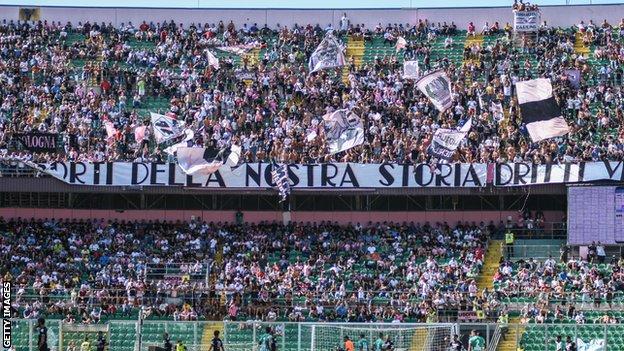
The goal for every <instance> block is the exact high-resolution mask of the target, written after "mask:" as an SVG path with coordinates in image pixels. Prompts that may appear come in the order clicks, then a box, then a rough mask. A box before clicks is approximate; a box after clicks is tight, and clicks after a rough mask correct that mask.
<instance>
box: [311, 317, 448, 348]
mask: <svg viewBox="0 0 624 351" xmlns="http://www.w3.org/2000/svg"><path fill="white" fill-rule="evenodd" d="M453 328H454V325H453V324H448V325H447V324H432V325H425V324H423V325H401V324H353V323H350V324H320V323H319V324H305V325H304V326H303V328H302V332H303V333H302V334H304V335H305V334H308V333H309V335H310V343H309V350H310V351H330V350H331V351H335V350H337V349H338V347H341V348H344V345H345V338H346V337H348V338H349V339H350V340H351V341H352V342H353V344H354V345H355V346H356V349H358V348H357V347H358V342H361V343H366V344H367V345H368V349H369V350H374V349H375V344H376V343H383V345H384V346H383V347H388V346H389V345H390V344H391V345H393V348H392V350H394V351H446V350H448V347H449V345H450V342H451V339H452V336H453V332H454V329H453ZM382 349H385V348H382Z"/></svg>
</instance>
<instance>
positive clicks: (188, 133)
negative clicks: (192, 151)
mask: <svg viewBox="0 0 624 351" xmlns="http://www.w3.org/2000/svg"><path fill="white" fill-rule="evenodd" d="M194 137H195V132H193V131H192V130H191V129H188V128H187V129H185V130H184V138H183V139H182V141H180V142H179V143H177V144H173V145H171V146H169V147H168V148H166V149H165V150H163V151H164V152H166V153H168V154H170V155H173V154H174V153H176V151H178V149H179V148H181V147H189V146H190V145H189V142H191V141H193V138H194Z"/></svg>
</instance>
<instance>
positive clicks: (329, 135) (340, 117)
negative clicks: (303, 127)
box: [323, 109, 364, 154]
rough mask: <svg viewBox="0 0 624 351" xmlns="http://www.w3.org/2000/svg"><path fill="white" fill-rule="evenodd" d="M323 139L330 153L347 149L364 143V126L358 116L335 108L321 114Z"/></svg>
mask: <svg viewBox="0 0 624 351" xmlns="http://www.w3.org/2000/svg"><path fill="white" fill-rule="evenodd" d="M323 126H324V127H325V140H327V146H328V147H329V152H330V154H335V153H338V152H341V151H345V150H349V149H350V148H352V147H354V146H358V145H362V144H363V143H364V126H363V125H362V121H361V120H360V117H359V116H358V115H356V114H355V113H353V112H350V111H349V110H346V109H343V110H336V111H334V112H331V113H328V114H326V115H325V116H323Z"/></svg>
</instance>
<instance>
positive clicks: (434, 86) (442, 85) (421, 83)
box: [416, 70, 453, 112]
mask: <svg viewBox="0 0 624 351" xmlns="http://www.w3.org/2000/svg"><path fill="white" fill-rule="evenodd" d="M416 86H417V87H418V89H419V90H420V91H422V92H423V94H425V95H426V96H427V98H429V101H431V103H432V104H433V105H434V106H435V107H436V108H437V109H438V111H440V112H443V111H445V110H446V109H448V108H449V107H451V106H453V101H452V99H451V80H450V79H449V77H448V76H447V75H446V73H444V71H443V70H437V71H433V72H431V73H429V74H427V75H426V76H423V77H421V78H420V79H419V80H418V81H417V82H416Z"/></svg>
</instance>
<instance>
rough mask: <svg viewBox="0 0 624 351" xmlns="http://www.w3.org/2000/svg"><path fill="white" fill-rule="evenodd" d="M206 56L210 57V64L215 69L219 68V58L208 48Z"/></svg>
mask: <svg viewBox="0 0 624 351" xmlns="http://www.w3.org/2000/svg"><path fill="white" fill-rule="evenodd" d="M206 57H207V58H208V65H209V66H210V67H212V68H214V69H219V59H218V58H217V57H216V56H215V55H213V54H212V52H210V50H208V49H206Z"/></svg>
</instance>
